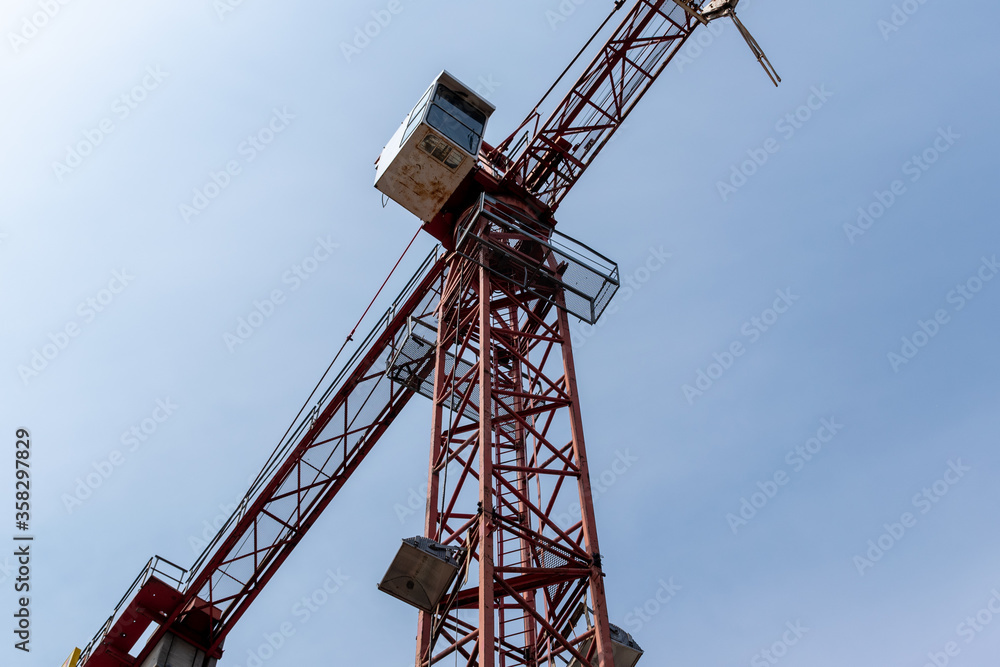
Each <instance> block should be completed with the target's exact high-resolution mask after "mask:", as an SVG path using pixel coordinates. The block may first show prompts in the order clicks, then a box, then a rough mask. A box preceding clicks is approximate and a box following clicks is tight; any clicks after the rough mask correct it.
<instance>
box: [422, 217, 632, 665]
mask: <svg viewBox="0 0 1000 667" xmlns="http://www.w3.org/2000/svg"><path fill="white" fill-rule="evenodd" d="M490 206H491V204H490V203H489V200H487V203H486V208H487V210H488V209H489V207H490ZM472 228H473V230H474V231H473V232H472V234H471V235H470V237H469V238H468V240H467V241H466V244H467V245H466V247H465V248H461V247H460V248H459V250H460V251H461V253H462V255H466V256H472V257H475V258H476V261H475V262H472V261H470V260H468V259H466V258H465V257H463V256H461V255H459V254H456V255H454V256H453V257H452V259H451V264H450V269H449V271H448V282H447V284H446V286H445V290H444V298H443V299H442V301H441V306H440V309H439V311H438V314H437V322H438V347H437V354H436V357H435V359H436V368H435V380H434V413H433V418H432V421H433V425H434V431H433V433H432V440H431V452H432V456H431V464H430V469H429V475H430V477H429V484H428V487H429V491H428V515H427V524H426V531H427V533H426V534H427V537H430V538H432V539H434V540H436V541H438V542H441V543H443V544H448V545H452V546H460V547H462V548H464V549H465V550H466V554H467V555H466V561H465V562H466V565H465V567H466V570H465V572H464V576H463V579H464V578H465V577H467V578H468V580H469V581H471V582H475V583H474V584H473V585H471V586H470V587H468V588H465V589H462V590H456V591H454V592H453V593H452V594H450V595H449V596H447V597H446V598H445V599H444V600H443V601H442V602H441V603H440V605H439V607H438V609H437V610H436V612H435V613H433V614H432V613H426V612H421V617H420V620H419V625H418V627H419V633H420V634H419V636H418V654H417V665H419V666H425V665H433V664H438V663H443V664H452V661H453V660H454V659H455V656H454V654H455V653H456V652H457V653H458V654H459V655H460V656H461V660H462V664H465V665H467V666H469V667H471V666H473V665H489V666H491V667H492V666H493V665H497V666H501V667H511V666H514V665H528V666H532V667H534V666H537V665H543V664H545V665H547V664H562V663H550V662H549V661H551V660H554V659H555V658H556V657H557V656H559V657H565V658H567V659H568V658H571V657H575V658H577V659H578V660H580V661H581V664H582V665H584V666H585V667H613V666H612V662H611V652H612V648H611V638H610V629H609V625H608V615H607V606H606V604H605V599H604V588H603V581H602V577H603V574H602V572H601V567H600V556H599V553H600V549H599V546H598V539H597V531H596V525H595V524H596V522H595V519H594V508H593V495H592V492H591V488H590V480H589V471H588V469H587V457H586V449H585V445H584V439H583V430H582V420H581V416H580V407H579V402H578V398H577V388H576V377H575V369H574V363H573V355H572V349H571V343H570V336H569V323H568V318H567V316H566V313H565V311H563V310H562V309H561V308H558V307H554V306H553V305H552V303H550V302H549V301H547V300H546V299H544V298H541V297H540V296H539V295H537V294H533V293H531V292H528V291H527V290H524V289H522V287H521V286H520V285H519V284H518V281H520V280H521V276H520V275H517V276H514V275H511V276H510V279H506V278H505V277H504V270H505V268H506V267H508V266H509V263H507V262H506V261H505V260H506V259H507V257H508V256H507V255H505V254H504V252H503V251H498V250H490V249H488V248H489V247H493V248H495V247H496V246H495V245H492V244H497V245H501V246H505V247H507V248H509V249H510V250H511V252H512V253H518V254H520V255H522V256H524V255H527V256H531V255H533V254H535V253H538V252H539V244H538V243H537V241H536V237H534V236H532V235H531V234H511V233H509V232H508V231H506V230H499V229H498V228H497V227H496V226H495V225H494V223H492V222H491V221H490V220H489V219H488V218H487V217H486V216H483V217H478V218H477V222H474V223H473V225H472ZM544 230H545V226H544V225H538V226H537V228H536V232H537V233H539V234H544ZM472 237H476V238H472ZM487 237H489V238H488V239H487ZM477 239H478V240H479V241H481V240H484V239H485V240H488V241H490V242H491V243H486V244H484V243H478V242H477ZM533 287H534V289H535V290H537V291H542V292H544V290H545V289H546V287H545V286H544V285H534V286H533ZM548 289H550V290H551V291H552V292H553V294H552V295H551V296H552V297H554V298H553V299H552V300H553V301H555V302H556V303H557V304H558V303H559V302H560V300H561V298H562V297H561V289H560V288H559V287H557V286H555V285H551V286H550V287H549V288H548ZM462 369H466V370H464V371H463V370H462ZM577 506H579V507H580V508H582V509H581V510H580V511H577V512H575V514H574V509H573V508H575V507H577ZM460 581H461V580H460ZM582 605H586V606H587V607H588V608H590V609H592V612H591V615H592V616H587V615H586V614H582V613H580V612H581V606H582ZM583 616H587V618H592V623H584V622H583V621H582V617H583ZM594 637H596V641H592V638H594ZM588 640H591V641H589V642H588Z"/></svg>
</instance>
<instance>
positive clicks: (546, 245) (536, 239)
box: [456, 194, 619, 324]
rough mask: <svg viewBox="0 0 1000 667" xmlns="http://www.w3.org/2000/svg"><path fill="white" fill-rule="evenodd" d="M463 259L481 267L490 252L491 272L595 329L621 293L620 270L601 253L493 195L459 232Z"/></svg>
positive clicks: (481, 202)
mask: <svg viewBox="0 0 1000 667" xmlns="http://www.w3.org/2000/svg"><path fill="white" fill-rule="evenodd" d="M456 246H457V250H456V252H458V253H459V254H460V255H462V256H463V257H465V258H466V259H469V260H471V261H473V262H476V263H477V264H480V265H482V262H481V261H480V259H479V257H480V253H479V252H478V251H479V250H485V251H486V252H487V253H488V257H489V260H488V262H487V264H488V266H489V270H490V272H491V273H493V274H495V275H497V276H499V277H500V278H503V279H505V280H508V281H510V282H512V283H514V284H515V285H517V286H518V287H519V288H520V289H523V290H525V291H527V292H529V293H531V294H533V295H535V296H537V297H538V298H540V299H542V300H544V301H547V302H549V303H551V304H553V305H558V303H557V295H558V293H559V291H560V290H562V291H563V293H564V296H565V301H566V305H565V310H566V312H568V313H570V314H572V315H575V316H576V317H579V318H580V319H581V320H583V321H585V322H588V323H590V324H594V323H595V322H597V320H598V319H599V318H600V317H601V314H602V313H603V312H604V309H605V308H607V306H608V303H609V302H610V301H611V297H613V296H614V295H615V292H616V291H618V286H619V281H618V265H617V264H615V263H614V262H612V261H611V260H610V259H608V258H607V257H605V256H603V255H601V254H600V253H598V252H597V251H595V250H593V249H591V248H589V247H588V246H586V245H584V244H583V243H580V242H579V241H577V240H576V239H573V238H571V237H569V236H566V235H565V234H562V233H560V232H557V231H556V230H555V229H553V228H552V227H550V226H548V225H546V224H544V223H542V222H539V221H538V220H534V219H532V218H531V217H529V216H528V215H526V214H525V213H524V212H522V211H519V210H517V209H515V208H513V207H511V206H508V205H506V204H504V203H503V202H500V201H498V200H496V199H494V198H492V197H490V196H488V195H485V194H484V195H482V196H481V197H480V199H479V204H478V206H477V207H476V208H475V209H473V211H471V212H470V213H468V214H466V216H465V217H464V219H463V221H462V223H461V224H460V226H459V230H458V243H457V244H456Z"/></svg>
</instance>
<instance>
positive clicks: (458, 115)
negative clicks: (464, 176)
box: [427, 84, 486, 155]
mask: <svg viewBox="0 0 1000 667" xmlns="http://www.w3.org/2000/svg"><path fill="white" fill-rule="evenodd" d="M427 123H428V125H430V126H431V127H433V128H434V129H436V130H438V131H440V132H441V133H442V134H444V136H446V137H448V138H449V139H451V140H452V141H454V142H455V143H456V144H458V145H459V146H460V147H461V148H462V149H463V150H465V151H466V152H467V153H469V154H470V155H475V154H476V152H477V151H478V150H479V140H480V139H481V138H482V136H483V129H484V128H485V127H486V114H485V113H483V112H482V111H480V110H479V109H477V108H476V107H474V106H473V105H471V104H469V103H468V102H467V101H466V100H464V99H463V98H462V97H461V96H459V95H457V94H456V93H454V92H453V91H451V90H449V89H448V88H447V87H446V86H444V85H442V84H438V87H437V91H436V92H435V94H434V101H433V102H432V103H431V108H430V111H428V112H427Z"/></svg>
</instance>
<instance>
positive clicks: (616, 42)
mask: <svg viewBox="0 0 1000 667" xmlns="http://www.w3.org/2000/svg"><path fill="white" fill-rule="evenodd" d="M696 4H698V5H699V6H700V5H701V4H702V3H696ZM697 25H698V22H697V21H696V19H694V18H693V17H692V16H691V15H690V14H688V13H687V12H686V11H685V10H684V9H683V8H681V7H680V6H679V5H677V4H675V2H674V0H640V2H638V3H636V4H635V6H633V7H632V9H631V11H629V12H628V14H627V16H626V17H625V20H624V21H622V23H621V25H619V26H618V28H617V29H616V30H615V32H614V34H613V35H612V36H611V38H610V39H609V40H608V41H607V43H606V44H605V45H604V47H603V48H602V49H601V51H600V53H598V54H597V56H596V57H595V58H594V60H593V61H592V62H591V63H590V65H589V66H588V67H587V68H586V70H584V72H583V74H581V75H580V77H579V78H578V79H577V81H576V83H575V84H573V87H572V89H571V90H570V91H569V93H567V94H566V96H565V97H564V98H563V100H562V101H561V102H560V103H559V105H558V106H557V107H556V109H555V111H554V112H553V113H552V115H551V116H549V118H548V120H546V121H545V123H544V125H542V126H541V127H539V122H540V121H541V116H540V114H539V112H538V110H537V107H536V110H535V111H533V112H532V113H531V114H530V115H529V116H528V118H526V119H525V121H524V122H523V123H522V124H521V126H520V127H519V128H518V129H517V130H516V131H515V132H514V133H513V134H512V135H511V136H510V137H508V138H507V139H506V140H505V141H504V142H503V143H501V144H500V145H499V146H498V147H497V149H496V151H495V153H494V155H493V156H492V157H493V158H494V159H495V160H497V161H502V158H501V156H500V154H501V153H503V152H506V151H507V150H508V149H509V148H510V146H511V144H512V143H514V142H515V141H517V138H518V137H520V136H522V133H523V132H524V131H525V130H527V131H529V132H533V133H534V134H533V136H532V137H531V139H530V141H529V142H528V144H527V145H526V146H525V147H524V149H523V151H521V152H520V154H519V155H518V156H517V157H516V158H515V160H514V164H513V166H512V167H511V168H510V169H509V170H507V175H506V178H507V180H509V181H513V182H514V183H516V184H517V185H519V186H522V187H524V188H525V189H526V190H527V191H528V192H530V193H532V194H533V195H534V196H535V197H537V198H538V199H539V201H541V202H542V203H543V204H545V205H547V206H548V207H549V208H550V210H553V211H554V210H555V209H556V208H557V207H558V206H559V203H560V202H561V201H562V199H563V197H565V196H566V194H567V193H568V192H569V190H570V189H571V188H572V187H573V185H574V184H575V183H576V182H577V180H579V178H580V176H581V175H582V174H583V172H584V170H585V169H586V168H587V167H588V166H589V165H590V163H591V162H593V160H594V158H595V157H597V155H598V153H600V152H601V149H602V148H604V146H605V145H606V144H607V142H608V140H609V139H611V136H612V135H613V134H614V133H615V131H616V130H617V129H618V128H619V127H621V125H622V123H624V122H625V118H626V117H627V116H628V114H629V113H630V112H631V111H632V109H633V108H634V107H635V105H636V104H638V102H639V100H641V99H642V96H643V95H645V94H646V91H647V90H649V87H650V86H651V85H652V83H653V81H655V80H656V78H657V77H658V76H659V74H660V72H662V71H663V68H664V67H666V66H667V64H668V63H670V61H671V60H672V59H673V57H674V55H675V54H676V53H677V51H678V50H679V49H680V47H681V46H682V45H683V44H684V41H685V40H686V39H687V38H688V37H689V36H690V35H691V33H692V32H693V31H694V29H695V27H696V26H697Z"/></svg>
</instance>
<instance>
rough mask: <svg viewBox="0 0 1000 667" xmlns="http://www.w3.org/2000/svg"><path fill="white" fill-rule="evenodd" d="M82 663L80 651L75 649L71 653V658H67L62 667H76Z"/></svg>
mask: <svg viewBox="0 0 1000 667" xmlns="http://www.w3.org/2000/svg"><path fill="white" fill-rule="evenodd" d="M79 661H80V649H78V648H75V649H73V652H72V653H70V655H69V657H68V658H66V662H64V663H63V664H62V667H76V663H77V662H79Z"/></svg>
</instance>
